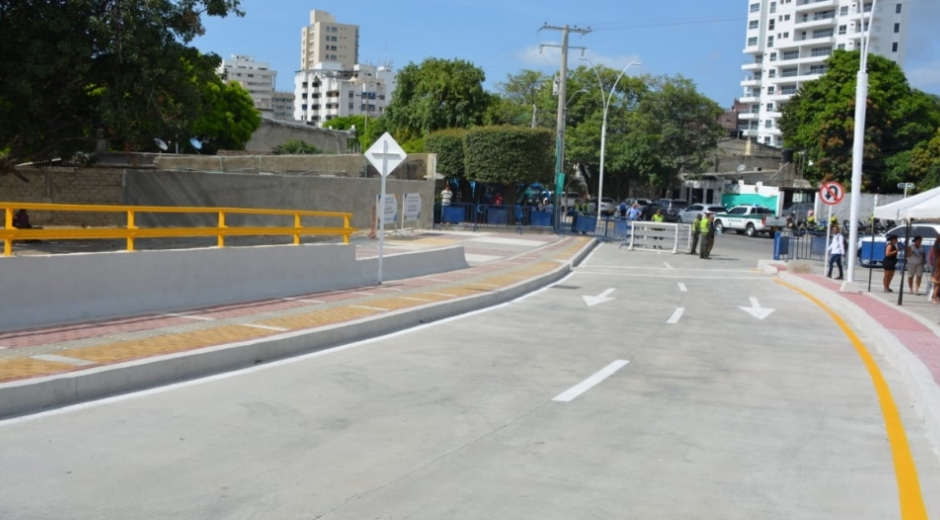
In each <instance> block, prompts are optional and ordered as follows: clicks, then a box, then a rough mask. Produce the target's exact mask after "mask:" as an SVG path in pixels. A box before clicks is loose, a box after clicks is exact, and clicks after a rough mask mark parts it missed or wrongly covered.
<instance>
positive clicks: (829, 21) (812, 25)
mask: <svg viewBox="0 0 940 520" xmlns="http://www.w3.org/2000/svg"><path fill="white" fill-rule="evenodd" d="M835 25H836V19H835V18H822V19H819V20H807V21H805V22H797V23H796V24H794V27H795V29H796V30H797V31H799V30H804V31H806V30H810V29H822V28H826V27H834V26H835Z"/></svg>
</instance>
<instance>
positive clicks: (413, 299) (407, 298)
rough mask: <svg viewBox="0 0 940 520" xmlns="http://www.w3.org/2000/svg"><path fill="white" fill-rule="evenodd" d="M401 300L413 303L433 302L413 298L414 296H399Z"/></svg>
mask: <svg viewBox="0 0 940 520" xmlns="http://www.w3.org/2000/svg"><path fill="white" fill-rule="evenodd" d="M400 298H401V299H402V300H411V301H413V302H433V301H434V300H429V299H427V298H415V297H414V296H401V297H400Z"/></svg>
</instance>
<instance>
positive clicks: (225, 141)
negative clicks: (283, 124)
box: [189, 77, 261, 153]
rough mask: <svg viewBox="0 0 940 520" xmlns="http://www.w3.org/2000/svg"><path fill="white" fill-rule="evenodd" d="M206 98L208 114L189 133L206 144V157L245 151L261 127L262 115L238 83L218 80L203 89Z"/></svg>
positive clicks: (215, 78) (201, 117) (205, 113)
mask: <svg viewBox="0 0 940 520" xmlns="http://www.w3.org/2000/svg"><path fill="white" fill-rule="evenodd" d="M203 94H204V96H205V97H204V103H205V104H206V105H207V107H206V109H207V111H206V112H204V113H203V114H202V115H201V116H199V118H197V119H196V120H195V121H194V122H193V125H192V127H191V129H190V131H189V133H191V134H192V135H194V136H196V137H197V138H199V139H201V140H202V141H203V143H204V145H203V149H204V150H205V152H206V153H215V152H216V151H218V150H244V149H245V144H246V143H247V142H248V141H249V140H250V139H251V136H252V134H254V133H255V130H257V129H258V127H259V126H261V114H260V113H259V112H258V110H257V109H256V108H255V104H254V101H253V100H252V99H251V95H250V94H249V93H248V91H247V90H245V89H243V88H242V87H241V85H239V84H238V83H236V82H234V81H233V82H229V83H224V82H223V81H222V80H221V79H219V78H218V77H213V78H212V80H210V81H209V82H208V84H206V85H205V86H204V87H203Z"/></svg>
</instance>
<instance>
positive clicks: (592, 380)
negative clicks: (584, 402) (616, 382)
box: [552, 359, 629, 403]
mask: <svg viewBox="0 0 940 520" xmlns="http://www.w3.org/2000/svg"><path fill="white" fill-rule="evenodd" d="M627 363H629V361H624V360H622V359H618V360H617V361H614V362H613V363H611V364H609V365H607V366H606V367H604V368H602V369H600V370H599V371H598V372H596V373H595V374H594V375H592V376H591V377H589V378H587V379H585V380H584V381H581V382H580V383H578V384H576V385H574V386H572V387H571V388H569V389H567V390H565V391H564V392H562V393H560V394H558V395H557V396H555V398H554V399H552V401H555V402H558V403H570V402H571V401H573V400H574V399H576V398H577V397H578V396H579V395H581V394H583V393H584V392H587V391H588V390H590V389H592V388H594V387H595V386H597V385H599V384H600V383H602V382H603V381H604V380H605V379H607V378H608V377H610V376H612V375H614V374H615V373H616V372H617V371H618V370H620V369H621V368H623V367H625V366H627Z"/></svg>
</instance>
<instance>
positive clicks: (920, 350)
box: [800, 275, 940, 385]
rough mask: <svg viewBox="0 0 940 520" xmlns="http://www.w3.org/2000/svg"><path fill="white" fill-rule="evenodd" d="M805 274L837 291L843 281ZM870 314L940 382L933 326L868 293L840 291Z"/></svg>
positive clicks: (939, 339) (939, 340)
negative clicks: (838, 281)
mask: <svg viewBox="0 0 940 520" xmlns="http://www.w3.org/2000/svg"><path fill="white" fill-rule="evenodd" d="M800 276H801V277H802V278H804V279H806V280H809V281H811V282H814V283H816V284H817V285H821V286H823V287H825V288H827V289H831V290H834V291H838V290H839V288H840V285H839V284H838V283H836V282H834V281H832V280H829V279H827V278H822V277H820V276H818V275H800ZM839 294H840V295H841V296H842V297H843V298H845V299H847V300H849V301H850V302H852V303H854V304H855V305H856V306H858V307H859V308H861V309H862V310H863V311H865V313H866V314H868V316H869V317H871V319H873V320H874V321H876V322H877V323H878V324H880V325H881V326H882V327H884V328H885V329H887V330H888V332H890V333H891V334H892V335H894V337H895V338H897V339H898V341H900V342H901V344H902V345H904V347H905V348H907V350H909V351H910V352H911V353H912V354H914V355H915V356H917V359H920V360H921V362H922V363H924V365H925V366H926V367H927V369H928V370H930V374H931V375H932V376H933V379H934V381H936V383H937V384H938V385H940V336H938V335H937V333H936V332H934V331H933V330H932V329H930V328H929V327H927V326H926V325H924V324H923V323H921V322H920V321H919V320H917V319H915V318H913V317H911V316H910V315H908V314H907V313H905V312H902V311H900V310H898V309H896V308H894V307H892V306H891V305H890V304H888V303H885V302H883V301H881V300H878V299H875V298H872V297H871V296H868V295H865V294H850V293H839Z"/></svg>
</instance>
